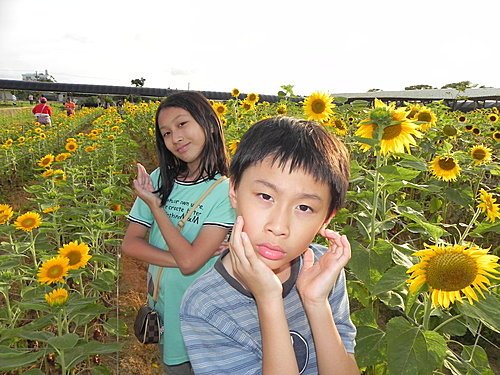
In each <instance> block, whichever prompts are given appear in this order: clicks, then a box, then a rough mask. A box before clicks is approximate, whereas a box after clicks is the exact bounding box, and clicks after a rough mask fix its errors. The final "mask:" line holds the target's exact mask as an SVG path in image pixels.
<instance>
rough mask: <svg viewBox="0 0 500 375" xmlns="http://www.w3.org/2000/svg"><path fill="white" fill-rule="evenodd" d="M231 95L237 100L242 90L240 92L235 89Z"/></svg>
mask: <svg viewBox="0 0 500 375" xmlns="http://www.w3.org/2000/svg"><path fill="white" fill-rule="evenodd" d="M231 95H232V96H233V97H235V98H237V97H238V96H240V90H238V89H237V88H234V89H232V90H231Z"/></svg>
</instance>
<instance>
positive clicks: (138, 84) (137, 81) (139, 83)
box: [130, 77, 146, 87]
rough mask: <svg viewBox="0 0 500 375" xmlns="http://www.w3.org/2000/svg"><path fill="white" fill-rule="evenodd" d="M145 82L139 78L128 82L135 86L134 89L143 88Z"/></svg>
mask: <svg viewBox="0 0 500 375" xmlns="http://www.w3.org/2000/svg"><path fill="white" fill-rule="evenodd" d="M145 81H146V78H144V77H141V78H136V79H133V80H131V81H130V84H132V85H135V87H143V86H144V82H145Z"/></svg>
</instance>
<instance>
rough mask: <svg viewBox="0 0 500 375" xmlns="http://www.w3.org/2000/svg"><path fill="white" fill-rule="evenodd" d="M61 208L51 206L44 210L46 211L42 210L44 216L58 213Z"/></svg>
mask: <svg viewBox="0 0 500 375" xmlns="http://www.w3.org/2000/svg"><path fill="white" fill-rule="evenodd" d="M60 208H61V206H59V205H55V206H50V207H47V208H44V209H43V210H42V212H43V213H44V214H50V213H52V212H56V211H58V210H59V209H60Z"/></svg>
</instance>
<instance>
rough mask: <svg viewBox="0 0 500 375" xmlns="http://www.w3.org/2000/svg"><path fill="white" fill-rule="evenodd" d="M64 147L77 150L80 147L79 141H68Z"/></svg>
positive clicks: (68, 149)
mask: <svg viewBox="0 0 500 375" xmlns="http://www.w3.org/2000/svg"><path fill="white" fill-rule="evenodd" d="M64 148H65V149H66V151H69V152H75V151H76V150H77V149H78V143H76V142H67V143H66V146H64Z"/></svg>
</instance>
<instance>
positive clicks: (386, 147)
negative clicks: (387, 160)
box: [354, 99, 422, 155]
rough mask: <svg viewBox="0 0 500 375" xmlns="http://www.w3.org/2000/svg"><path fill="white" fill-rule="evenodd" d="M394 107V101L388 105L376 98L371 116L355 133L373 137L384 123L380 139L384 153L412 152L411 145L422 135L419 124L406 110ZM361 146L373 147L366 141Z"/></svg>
mask: <svg viewBox="0 0 500 375" xmlns="http://www.w3.org/2000/svg"><path fill="white" fill-rule="evenodd" d="M394 107H395V106H394V103H391V104H390V105H386V104H384V103H383V102H382V101H380V100H378V99H375V108H374V109H373V110H372V111H371V112H370V116H369V118H368V119H365V120H363V121H361V122H360V123H359V125H358V126H359V128H358V130H356V132H355V133H354V135H356V136H359V137H362V138H371V139H373V138H375V136H376V134H375V133H376V130H377V128H378V126H379V125H381V124H382V125H383V133H382V139H381V141H380V151H381V153H382V155H385V154H388V153H394V152H398V153H404V152H405V149H406V151H408V153H410V146H411V145H416V143H417V142H416V140H415V138H421V137H422V133H421V132H420V131H419V130H418V125H416V124H415V123H414V122H413V120H409V119H408V118H407V117H406V111H405V110H404V109H395V108H394ZM394 122H396V123H395V124H394ZM360 147H361V149H362V150H363V151H368V150H369V149H370V148H371V146H370V145H368V144H366V143H361V146H360Z"/></svg>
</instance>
